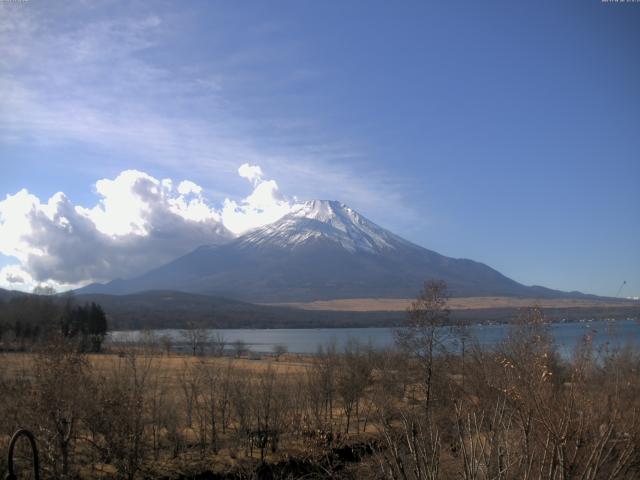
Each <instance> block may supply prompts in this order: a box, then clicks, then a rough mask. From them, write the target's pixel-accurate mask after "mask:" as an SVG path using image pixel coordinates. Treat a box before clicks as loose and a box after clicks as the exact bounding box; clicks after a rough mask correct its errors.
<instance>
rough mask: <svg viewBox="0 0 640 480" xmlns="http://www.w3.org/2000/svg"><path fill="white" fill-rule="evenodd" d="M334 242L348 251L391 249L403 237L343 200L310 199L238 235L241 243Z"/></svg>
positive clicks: (283, 245)
mask: <svg viewBox="0 0 640 480" xmlns="http://www.w3.org/2000/svg"><path fill="white" fill-rule="evenodd" d="M322 240H325V241H330V242H334V243H336V244H338V245H340V246H342V247H343V248H344V249H346V250H347V251H349V252H356V251H366V252H369V253H379V252H382V251H384V250H393V249H395V248H396V247H397V245H398V244H407V243H408V242H406V241H405V240H403V239H402V238H400V237H398V236H397V235H394V234H393V233H391V232H389V231H388V230H385V229H384V228H381V227H379V226H377V225H376V224H375V223H373V222H371V221H369V220H368V219H366V218H365V217H363V216H362V215H360V214H359V213H358V212H356V211H355V210H353V209H351V208H350V207H348V206H346V205H345V204H344V203H340V202H336V201H331V200H311V201H308V202H304V203H300V204H297V205H295V206H294V207H293V209H292V211H291V212H290V213H289V214H287V215H285V216H284V217H282V218H281V219H280V220H278V221H276V222H275V223H272V224H270V225H266V226H264V227H260V228H257V229H254V230H252V231H250V232H248V233H246V234H244V235H243V236H242V237H240V239H239V244H240V245H244V246H266V245H269V246H278V247H281V248H296V247H299V246H301V245H303V244H305V243H307V242H310V241H322Z"/></svg>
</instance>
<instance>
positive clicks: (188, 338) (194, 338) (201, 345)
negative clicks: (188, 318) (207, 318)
mask: <svg viewBox="0 0 640 480" xmlns="http://www.w3.org/2000/svg"><path fill="white" fill-rule="evenodd" d="M180 334H181V335H182V338H183V339H184V340H185V342H186V343H187V345H189V349H190V350H191V353H192V355H193V356H194V357H195V356H196V355H202V354H203V353H204V349H205V347H206V346H207V343H208V342H209V335H210V334H209V330H207V329H206V328H202V327H199V326H197V325H195V324H193V323H189V324H188V325H187V329H185V330H182V332H180Z"/></svg>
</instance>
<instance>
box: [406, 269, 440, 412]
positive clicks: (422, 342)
mask: <svg viewBox="0 0 640 480" xmlns="http://www.w3.org/2000/svg"><path fill="white" fill-rule="evenodd" d="M447 301H448V294H447V285H446V283H444V282H442V281H436V280H432V281H428V282H426V283H425V284H424V287H423V289H422V290H421V291H420V293H419V294H418V296H417V298H416V299H415V300H414V301H413V303H412V304H411V306H410V307H409V309H408V311H407V320H406V322H405V325H404V327H402V328H399V329H397V330H396V331H395V336H396V341H397V343H398V345H399V346H400V347H401V348H402V349H403V350H405V351H406V352H408V353H409V354H411V355H413V356H414V357H415V358H417V359H418V361H419V362H420V367H421V370H422V385H423V388H424V406H425V412H426V413H427V415H429V411H430V406H431V402H432V397H433V389H432V387H433V380H434V378H433V377H434V357H435V355H436V353H438V351H441V352H442V351H444V350H445V339H447V338H448V337H449V334H448V333H447V332H446V331H445V330H444V327H445V326H446V325H448V324H449V309H448V308H447Z"/></svg>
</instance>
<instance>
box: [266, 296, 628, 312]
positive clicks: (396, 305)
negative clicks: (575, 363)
mask: <svg viewBox="0 0 640 480" xmlns="http://www.w3.org/2000/svg"><path fill="white" fill-rule="evenodd" d="M412 301H413V299H410V298H346V299H340V300H317V301H314V302H306V303H305V302H292V303H278V304H271V305H279V306H288V307H293V308H300V309H302V310H330V311H349V312H378V311H380V312H400V311H405V310H406V309H407V308H409V306H410V305H411V302H412ZM531 305H536V306H538V307H540V308H593V307H599V308H609V307H622V306H638V305H639V302H637V301H635V302H634V301H631V300H630V301H622V300H621V301H603V300H591V299H574V298H559V299H531V298H516V297H461V298H451V299H449V303H448V307H449V308H450V309H451V310H475V309H489V308H526V307H530V306H531Z"/></svg>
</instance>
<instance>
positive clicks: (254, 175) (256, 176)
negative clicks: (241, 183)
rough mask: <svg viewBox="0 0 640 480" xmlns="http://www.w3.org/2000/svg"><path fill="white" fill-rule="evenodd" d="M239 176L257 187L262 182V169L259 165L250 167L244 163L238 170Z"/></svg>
mask: <svg viewBox="0 0 640 480" xmlns="http://www.w3.org/2000/svg"><path fill="white" fill-rule="evenodd" d="M238 175H240V176H241V177H242V178H246V179H247V180H249V181H250V182H251V183H253V185H254V186H255V185H257V184H258V183H259V182H260V181H261V180H262V175H263V173H262V168H260V166H259V165H249V164H248V163H243V164H242V165H240V168H238Z"/></svg>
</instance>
